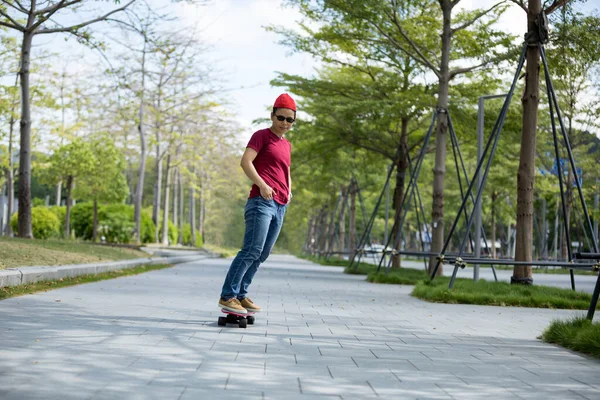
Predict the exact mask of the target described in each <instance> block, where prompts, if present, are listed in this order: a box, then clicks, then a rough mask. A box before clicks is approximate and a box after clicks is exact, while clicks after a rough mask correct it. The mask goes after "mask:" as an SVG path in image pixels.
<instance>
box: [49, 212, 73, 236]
mask: <svg viewBox="0 0 600 400" xmlns="http://www.w3.org/2000/svg"><path fill="white" fill-rule="evenodd" d="M48 210H50V211H52V213H53V214H54V215H56V218H58V220H59V221H60V230H59V235H58V236H59V237H63V236H64V232H65V217H66V215H67V207H66V206H51V207H48ZM72 227H73V226H72V224H71V228H72Z"/></svg>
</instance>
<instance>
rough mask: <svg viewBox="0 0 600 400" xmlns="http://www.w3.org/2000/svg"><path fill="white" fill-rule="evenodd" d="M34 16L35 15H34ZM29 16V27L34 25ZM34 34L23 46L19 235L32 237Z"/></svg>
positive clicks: (20, 75) (21, 67) (30, 35)
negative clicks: (31, 68) (31, 69)
mask: <svg viewBox="0 0 600 400" xmlns="http://www.w3.org/2000/svg"><path fill="white" fill-rule="evenodd" d="M33 18H34V17H33ZM32 23H33V19H32V16H30V17H29V21H28V22H27V28H30V27H31V26H32ZM32 41H33V34H32V33H31V32H24V33H23V43H22V46H21V66H20V70H19V77H20V79H21V132H20V133H21V141H20V146H21V147H20V150H19V216H18V220H19V237H22V238H27V239H32V238H33V232H32V230H31V108H30V104H29V63H30V56H31V43H32Z"/></svg>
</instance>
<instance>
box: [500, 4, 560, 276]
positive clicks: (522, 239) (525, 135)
mask: <svg viewBox="0 0 600 400" xmlns="http://www.w3.org/2000/svg"><path fill="white" fill-rule="evenodd" d="M512 1H513V2H514V3H516V4H518V5H519V6H520V7H521V8H522V9H523V10H525V12H527V36H528V37H529V38H530V40H531V42H532V44H533V45H532V46H528V47H527V67H526V71H525V89H524V91H523V96H522V98H521V102H522V104H523V125H522V132H521V151H520V158H519V170H518V174H517V237H516V249H515V261H526V262H531V261H532V259H533V200H534V196H533V193H534V184H535V154H536V152H535V150H536V131H537V119H538V103H539V92H540V90H539V81H540V49H539V47H538V46H537V44H538V43H537V42H538V41H540V40H541V39H542V38H540V37H539V33H538V32H539V30H538V29H539V28H538V23H537V21H538V18H539V15H540V13H541V12H542V11H543V12H544V13H545V14H546V15H549V14H551V13H552V12H553V11H555V10H556V9H558V8H560V7H562V6H563V5H564V4H565V3H567V2H568V1H569V0H554V1H553V2H552V4H550V5H549V6H548V7H547V8H546V9H543V8H542V1H541V0H529V1H528V2H527V4H525V1H523V0H512ZM511 283H522V284H526V285H531V284H533V274H532V268H531V266H518V265H515V267H514V270H513V276H512V277H511Z"/></svg>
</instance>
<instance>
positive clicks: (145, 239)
mask: <svg viewBox="0 0 600 400" xmlns="http://www.w3.org/2000/svg"><path fill="white" fill-rule="evenodd" d="M140 230H141V231H142V235H141V239H142V243H153V242H154V234H155V233H156V226H155V225H154V221H152V211H147V210H142V214H141V220H140Z"/></svg>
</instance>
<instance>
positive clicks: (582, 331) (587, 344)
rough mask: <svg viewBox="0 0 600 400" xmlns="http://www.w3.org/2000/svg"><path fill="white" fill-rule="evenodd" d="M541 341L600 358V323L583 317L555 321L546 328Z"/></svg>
mask: <svg viewBox="0 0 600 400" xmlns="http://www.w3.org/2000/svg"><path fill="white" fill-rule="evenodd" d="M541 339H542V340H543V341H544V342H548V343H555V344H558V345H561V346H563V347H566V348H568V349H571V350H575V351H580V352H582V353H586V354H590V355H592V356H594V357H598V358H600V322H592V321H590V320H588V319H586V318H583V317H580V318H574V319H572V320H570V321H554V322H552V324H550V326H549V327H548V328H546V330H545V331H544V333H543V334H542V336H541Z"/></svg>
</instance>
